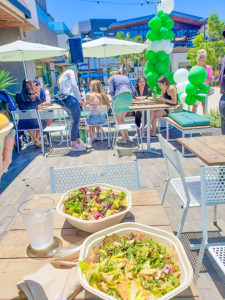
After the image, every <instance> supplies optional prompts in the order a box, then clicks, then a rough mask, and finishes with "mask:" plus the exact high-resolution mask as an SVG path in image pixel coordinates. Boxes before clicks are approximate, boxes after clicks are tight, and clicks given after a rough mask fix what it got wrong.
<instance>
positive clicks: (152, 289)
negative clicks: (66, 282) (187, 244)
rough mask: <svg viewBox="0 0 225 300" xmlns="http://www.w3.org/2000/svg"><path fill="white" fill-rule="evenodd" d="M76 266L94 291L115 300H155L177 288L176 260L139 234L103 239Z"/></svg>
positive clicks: (150, 239) (162, 248) (177, 270)
mask: <svg viewBox="0 0 225 300" xmlns="http://www.w3.org/2000/svg"><path fill="white" fill-rule="evenodd" d="M79 266H80V268H81V271H82V272H83V273H84V274H85V277H86V280H87V281H88V282H89V284H90V285H91V286H92V287H93V288H95V289H98V290H100V291H102V292H104V293H106V294H108V295H110V296H112V297H114V298H115V299H118V300H155V299H158V298H160V297H162V296H163V295H165V294H167V293H168V292H170V291H172V290H173V289H175V288H176V287H178V286H179V285H180V275H181V273H180V269H179V266H178V264H177V259H176V257H175V256H174V255H173V254H170V253H168V251H167V249H166V248H165V247H164V246H162V245H161V244H159V243H158V242H156V241H154V240H153V239H152V238H151V237H149V236H147V235H145V234H143V233H141V232H134V233H129V234H127V235H122V236H119V235H117V234H112V235H110V236H106V237H105V238H104V240H103V241H102V243H101V244H100V246H98V247H93V249H92V252H91V254H90V255H89V256H88V257H86V259H85V261H84V262H82V261H80V262H79Z"/></svg>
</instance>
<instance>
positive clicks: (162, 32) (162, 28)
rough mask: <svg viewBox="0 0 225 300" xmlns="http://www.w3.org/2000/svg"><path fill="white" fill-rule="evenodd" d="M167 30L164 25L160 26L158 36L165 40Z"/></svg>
mask: <svg viewBox="0 0 225 300" xmlns="http://www.w3.org/2000/svg"><path fill="white" fill-rule="evenodd" d="M168 33H169V30H168V29H167V28H166V27H161V28H160V30H159V37H160V38H161V39H164V40H166V39H167V38H168Z"/></svg>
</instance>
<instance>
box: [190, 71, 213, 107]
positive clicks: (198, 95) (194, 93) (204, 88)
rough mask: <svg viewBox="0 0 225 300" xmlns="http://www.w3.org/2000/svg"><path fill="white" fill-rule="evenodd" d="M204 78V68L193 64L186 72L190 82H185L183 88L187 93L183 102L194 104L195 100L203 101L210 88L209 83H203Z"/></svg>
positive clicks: (205, 76)
mask: <svg viewBox="0 0 225 300" xmlns="http://www.w3.org/2000/svg"><path fill="white" fill-rule="evenodd" d="M206 78H207V73H206V70H205V69H204V68H202V67H200V66H195V67H193V68H192V69H191V70H190V72H189V74H188V80H189V82H190V83H189V84H187V86H186V88H185V92H186V94H187V96H186V98H185V103H186V104H187V105H194V104H195V103H196V101H200V102H204V101H205V95H207V94H208V91H209V89H210V86H209V85H206V84H204V82H205V80H206Z"/></svg>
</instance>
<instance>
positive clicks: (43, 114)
mask: <svg viewBox="0 0 225 300" xmlns="http://www.w3.org/2000/svg"><path fill="white" fill-rule="evenodd" d="M37 112H38V116H39V118H40V120H52V119H54V118H55V112H54V110H53V109H44V110H38V111H37Z"/></svg>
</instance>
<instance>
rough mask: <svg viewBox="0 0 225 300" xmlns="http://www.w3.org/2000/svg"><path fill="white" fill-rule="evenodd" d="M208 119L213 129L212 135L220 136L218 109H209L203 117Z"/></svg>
mask: <svg viewBox="0 0 225 300" xmlns="http://www.w3.org/2000/svg"><path fill="white" fill-rule="evenodd" d="M205 116H206V117H207V118H209V119H210V121H211V122H210V125H211V126H212V127H213V135H221V116H220V112H219V110H218V109H210V111H209V113H207V114H206V115H205Z"/></svg>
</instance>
